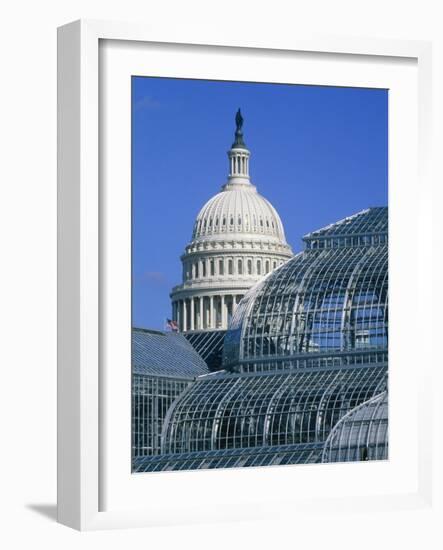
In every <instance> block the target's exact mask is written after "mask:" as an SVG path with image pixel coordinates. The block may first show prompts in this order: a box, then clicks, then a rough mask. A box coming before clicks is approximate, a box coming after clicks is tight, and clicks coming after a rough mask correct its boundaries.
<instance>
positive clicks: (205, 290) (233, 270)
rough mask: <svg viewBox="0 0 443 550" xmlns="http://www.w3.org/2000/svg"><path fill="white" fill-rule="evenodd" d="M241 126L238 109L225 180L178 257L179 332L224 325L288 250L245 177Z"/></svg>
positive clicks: (175, 310)
mask: <svg viewBox="0 0 443 550" xmlns="http://www.w3.org/2000/svg"><path fill="white" fill-rule="evenodd" d="M242 126H243V117H242V116H241V113H240V110H239V111H238V112H237V115H236V131H235V140H234V143H233V144H232V146H231V148H230V149H229V151H228V159H229V173H228V179H227V182H226V183H225V184H224V185H223V186H222V188H221V190H220V192H219V193H218V194H217V195H215V196H214V197H212V198H211V199H209V201H208V202H207V203H206V204H205V205H204V206H203V208H202V209H201V210H200V212H199V214H198V215H197V218H196V220H195V223H194V226H193V231H192V237H191V241H190V242H189V244H188V245H187V246H186V248H185V252H184V254H183V255H182V257H181V261H182V264H183V275H182V283H181V284H180V285H177V286H176V287H174V288H173V289H172V292H171V300H172V316H173V320H174V322H175V323H176V325H177V327H178V329H179V330H180V331H181V332H194V331H213V330H226V329H227V326H228V323H229V321H230V319H231V317H232V315H233V314H234V312H235V310H236V308H237V305H238V304H239V302H240V300H241V299H242V298H243V296H244V294H245V293H246V292H247V291H248V290H249V289H250V288H251V287H252V286H253V285H254V284H255V283H256V282H257V281H259V280H260V279H261V278H262V277H263V276H265V275H267V274H268V273H270V272H272V271H273V270H274V269H276V268H277V267H280V266H281V265H283V264H284V263H285V262H286V261H287V260H288V259H289V258H291V257H292V255H293V254H292V250H291V247H290V246H289V245H288V243H287V242H286V238H285V232H284V229H283V224H282V222H281V219H280V216H279V215H278V213H277V211H276V210H275V208H274V207H273V206H272V205H271V203H270V202H269V201H267V200H266V199H265V198H264V197H262V196H261V195H260V194H259V193H258V192H257V189H256V187H255V185H253V184H252V182H251V180H250V177H249V159H250V151H249V149H248V148H247V147H246V144H245V142H244V141H243V131H242Z"/></svg>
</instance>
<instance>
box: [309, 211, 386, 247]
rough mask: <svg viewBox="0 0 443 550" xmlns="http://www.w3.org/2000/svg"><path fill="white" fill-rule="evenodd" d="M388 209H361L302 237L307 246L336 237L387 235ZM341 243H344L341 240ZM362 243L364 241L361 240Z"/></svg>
mask: <svg viewBox="0 0 443 550" xmlns="http://www.w3.org/2000/svg"><path fill="white" fill-rule="evenodd" d="M387 234H388V209H387V207H376V208H368V209H366V210H362V211H361V212H358V213H357V214H353V215H352V216H349V217H347V218H344V219H343V220H340V221H338V222H335V223H332V224H330V225H328V226H326V227H323V228H321V229H317V230H316V231H313V232H311V233H308V234H307V235H305V236H304V237H303V241H304V242H305V245H307V248H310V246H309V245H310V243H311V242H312V241H320V240H332V239H333V238H338V237H346V236H347V237H359V236H361V237H369V236H372V235H379V236H387ZM343 244H345V243H344V242H343ZM361 244H364V241H362V242H361Z"/></svg>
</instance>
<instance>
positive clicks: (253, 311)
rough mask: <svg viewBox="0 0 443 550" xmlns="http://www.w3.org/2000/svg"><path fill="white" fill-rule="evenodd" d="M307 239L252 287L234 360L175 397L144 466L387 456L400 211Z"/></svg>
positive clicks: (369, 214)
mask: <svg viewBox="0 0 443 550" xmlns="http://www.w3.org/2000/svg"><path fill="white" fill-rule="evenodd" d="M303 240H304V245H305V247H304V250H303V252H301V253H299V254H297V255H296V256H294V257H293V258H291V259H290V260H289V261H288V262H286V263H285V264H284V265H282V266H281V267H279V268H278V269H277V270H276V271H274V272H272V273H270V274H269V275H267V276H266V277H265V278H264V279H262V280H261V281H260V282H259V283H257V284H256V285H255V286H254V287H253V288H252V289H251V290H250V291H249V292H248V293H247V294H246V295H245V297H244V298H243V300H242V301H241V302H240V304H239V306H238V308H237V310H236V312H235V315H234V317H233V319H232V321H231V323H230V326H229V329H228V331H227V333H226V336H225V340H224V349H223V371H220V372H216V373H210V374H205V375H202V376H199V377H197V378H196V379H195V381H194V382H193V383H191V384H189V385H188V386H187V387H186V388H185V389H184V391H183V392H182V393H181V394H180V395H179V396H178V397H177V399H175V401H174V402H173V403H172V405H171V406H170V408H169V410H168V411H167V413H166V417H165V421H164V424H163V430H162V436H161V452H160V454H159V456H157V457H144V458H142V459H139V460H137V461H135V462H134V469H135V471H157V470H171V469H198V468H213V467H239V466H255V465H276V464H292V463H293V464H295V463H307V462H310V463H312V462H331V461H337V460H339V461H347V460H377V459H384V458H387V425H388V415H387V393H386V388H387V371H388V210H387V208H370V209H367V210H364V211H362V212H359V213H358V214H355V215H353V216H350V217H349V218H346V219H344V220H341V221H339V222H337V223H335V224H332V225H330V226H328V227H326V228H323V229H320V230H318V231H315V232H313V233H310V234H309V235H307V236H305V237H304V239H303Z"/></svg>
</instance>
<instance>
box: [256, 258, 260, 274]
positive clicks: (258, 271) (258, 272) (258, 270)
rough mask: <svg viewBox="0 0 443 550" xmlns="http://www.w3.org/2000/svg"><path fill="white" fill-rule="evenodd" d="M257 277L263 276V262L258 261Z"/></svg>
mask: <svg viewBox="0 0 443 550" xmlns="http://www.w3.org/2000/svg"><path fill="white" fill-rule="evenodd" d="M257 275H261V261H260V260H257Z"/></svg>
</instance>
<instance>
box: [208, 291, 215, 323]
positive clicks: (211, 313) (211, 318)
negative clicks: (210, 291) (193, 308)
mask: <svg viewBox="0 0 443 550" xmlns="http://www.w3.org/2000/svg"><path fill="white" fill-rule="evenodd" d="M209 328H215V322H214V296H210V297H209Z"/></svg>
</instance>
